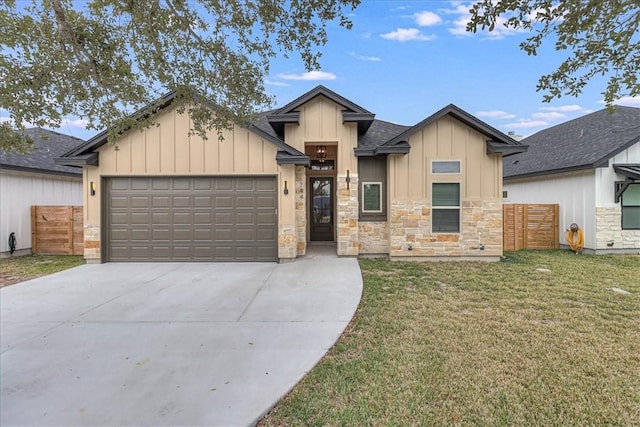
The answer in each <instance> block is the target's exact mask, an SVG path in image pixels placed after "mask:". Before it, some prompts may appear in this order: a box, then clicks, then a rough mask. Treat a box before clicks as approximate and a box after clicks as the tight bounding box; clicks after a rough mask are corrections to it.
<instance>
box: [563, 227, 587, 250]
mask: <svg viewBox="0 0 640 427" xmlns="http://www.w3.org/2000/svg"><path fill="white" fill-rule="evenodd" d="M564 238H565V239H566V240H567V242H568V243H569V247H570V248H571V250H572V251H574V252H575V253H581V252H582V250H583V249H584V232H583V231H582V228H580V227H578V226H577V225H576V224H571V228H570V229H569V230H568V231H567V232H566V233H565V234H564Z"/></svg>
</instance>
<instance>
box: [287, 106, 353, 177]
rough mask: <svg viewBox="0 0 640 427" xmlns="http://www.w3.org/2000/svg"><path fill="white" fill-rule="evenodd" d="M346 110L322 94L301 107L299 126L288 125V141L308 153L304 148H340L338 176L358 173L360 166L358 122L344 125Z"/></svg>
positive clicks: (337, 165)
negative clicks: (314, 145) (324, 146)
mask: <svg viewBox="0 0 640 427" xmlns="http://www.w3.org/2000/svg"><path fill="white" fill-rule="evenodd" d="M343 109H344V107H342V106H340V105H339V104H336V103H335V102H333V101H331V100H329V99H328V98H326V97H324V96H322V95H320V96H317V97H316V98H314V99H312V100H311V101H309V102H307V103H305V104H304V105H302V106H301V107H300V110H299V112H300V124H287V125H286V126H285V141H286V142H287V144H289V145H290V146H292V147H293V148H295V149H297V150H299V151H301V152H303V153H304V152H305V145H310V144H322V145H337V147H338V148H337V150H338V152H337V154H338V162H337V164H336V171H337V173H338V175H343V174H344V175H346V171H347V169H349V170H350V173H352V174H357V170H358V164H357V159H356V157H355V154H354V152H353V149H354V148H356V146H357V144H358V127H357V124H356V123H343V121H342V110H343Z"/></svg>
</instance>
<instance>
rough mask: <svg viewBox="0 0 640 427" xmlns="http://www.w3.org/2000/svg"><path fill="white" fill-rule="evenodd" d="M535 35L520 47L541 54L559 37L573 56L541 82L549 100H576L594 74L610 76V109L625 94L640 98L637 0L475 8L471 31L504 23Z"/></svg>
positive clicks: (505, 1) (514, 0) (527, 0)
mask: <svg viewBox="0 0 640 427" xmlns="http://www.w3.org/2000/svg"><path fill="white" fill-rule="evenodd" d="M502 20H504V25H506V26H507V27H508V28H513V29H516V30H524V31H528V32H531V35H530V36H529V37H528V38H527V39H526V40H525V41H523V42H522V43H521V44H520V48H521V49H522V50H524V51H525V52H527V53H528V54H529V55H536V54H537V53H538V50H539V48H540V47H541V45H542V43H543V41H544V40H545V39H546V38H548V37H550V36H552V35H553V34H555V36H556V42H555V48H556V50H559V51H567V52H568V56H567V58H566V59H565V60H564V61H563V62H562V64H561V65H560V66H559V67H558V68H557V69H556V70H555V71H553V72H551V73H550V74H547V75H544V76H542V77H541V78H540V80H539V81H538V86H537V89H538V90H543V91H546V92H547V93H546V94H545V95H544V100H545V101H546V102H549V101H551V100H552V99H554V98H560V97H562V96H565V95H569V96H577V95H579V94H581V93H582V90H583V88H584V87H585V86H586V85H587V84H588V83H589V81H590V80H591V79H592V78H593V77H595V76H599V75H601V76H606V78H607V87H606V89H605V90H604V91H603V95H604V100H605V102H606V103H607V104H608V105H610V104H611V103H613V102H614V101H615V100H617V99H619V98H621V97H623V96H638V95H640V86H639V84H638V73H639V72H640V36H639V34H638V28H640V3H639V2H638V0H588V1H587V0H560V1H558V0H500V1H496V0H482V1H479V2H478V3H476V4H475V5H473V7H472V9H471V20H470V22H469V23H468V24H467V30H468V31H472V32H476V31H477V30H478V29H479V28H481V29H488V30H489V31H492V30H493V29H494V28H495V26H496V25H499V22H500V23H502Z"/></svg>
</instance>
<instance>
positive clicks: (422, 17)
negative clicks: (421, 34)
mask: <svg viewBox="0 0 640 427" xmlns="http://www.w3.org/2000/svg"><path fill="white" fill-rule="evenodd" d="M414 17H415V18H416V23H417V24H418V25H419V26H421V27H429V26H431V25H436V24H439V23H441V22H442V18H440V16H438V15H437V14H435V13H433V12H429V11H428V10H425V11H424V12H419V13H416V14H415V15H414Z"/></svg>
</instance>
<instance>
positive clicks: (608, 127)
mask: <svg viewBox="0 0 640 427" xmlns="http://www.w3.org/2000/svg"><path fill="white" fill-rule="evenodd" d="M522 143H523V144H527V145H528V146H529V150H528V152H526V153H521V154H517V155H514V156H513V157H509V158H508V159H504V191H505V201H506V202H513V203H557V204H559V205H560V218H559V233H560V236H559V238H560V242H565V237H564V233H565V232H566V230H567V229H569V227H570V225H571V223H576V224H578V226H579V227H581V228H582V229H583V232H584V236H585V250H586V251H587V252H592V253H593V252H598V253H608V252H631V253H638V252H640V108H633V107H623V106H616V107H614V109H612V110H610V109H606V108H605V109H603V110H600V111H597V112H595V113H591V114H587V115H585V116H583V117H579V118H577V119H574V120H570V121H568V122H566V123H562V124H559V125H557V126H554V127H551V128H549V129H545V130H542V131H540V132H538V133H536V134H534V135H531V136H529V137H527V138H525V139H523V140H522ZM565 243H566V242H565Z"/></svg>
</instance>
